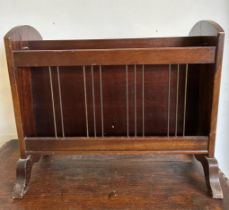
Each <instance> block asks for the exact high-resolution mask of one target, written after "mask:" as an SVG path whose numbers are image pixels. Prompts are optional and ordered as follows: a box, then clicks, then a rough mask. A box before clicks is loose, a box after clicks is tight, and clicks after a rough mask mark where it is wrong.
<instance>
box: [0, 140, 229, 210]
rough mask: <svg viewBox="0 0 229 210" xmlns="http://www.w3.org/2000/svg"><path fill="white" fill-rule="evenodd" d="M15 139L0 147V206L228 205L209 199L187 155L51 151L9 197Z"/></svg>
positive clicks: (195, 208) (17, 209) (16, 209)
mask: <svg viewBox="0 0 229 210" xmlns="http://www.w3.org/2000/svg"><path fill="white" fill-rule="evenodd" d="M18 156H19V154H18V145H17V141H16V140H12V141H10V142H8V143H6V144H5V145H4V146H3V147H2V148H1V149H0V171H1V173H0V210H31V209H33V210H53V209H55V210H65V209H66V210H70V209H73V210H75V209H77V210H80V209H83V210H87V209H93V210H102V209H105V210H108V209H109V210H114V209H121V210H127V209H131V210H135V209H136V210H140V209H141V210H148V209H149V210H151V209H154V210H158V209H160V210H166V209H167V210H169V209H173V210H175V209H176V210H220V209H224V210H228V209H229V184H228V183H226V181H225V179H224V178H223V176H222V174H220V180H221V184H222V188H223V191H224V199H223V200H216V199H212V198H211V197H210V196H209V195H208V193H207V189H206V187H205V180H204V176H203V169H202V167H201V166H200V164H199V163H198V162H197V161H196V160H194V159H190V158H189V157H188V156H152V155H147V156H141V155H139V156H104V155H103V156H80V155H78V156H53V157H50V158H45V159H44V158H43V159H41V160H40V162H39V163H37V164H36V165H34V168H33V173H32V178H31V183H30V188H29V191H28V193H27V194H26V195H25V197H24V198H23V199H21V200H12V198H11V194H12V188H13V185H14V182H15V162H16V160H17V159H18Z"/></svg>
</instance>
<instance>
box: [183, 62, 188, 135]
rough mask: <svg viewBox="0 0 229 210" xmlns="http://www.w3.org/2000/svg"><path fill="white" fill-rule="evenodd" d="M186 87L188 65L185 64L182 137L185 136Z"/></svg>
mask: <svg viewBox="0 0 229 210" xmlns="http://www.w3.org/2000/svg"><path fill="white" fill-rule="evenodd" d="M187 86H188V64H186V66H185V87H184V115H183V116H184V118H183V136H185V126H186V104H187Z"/></svg>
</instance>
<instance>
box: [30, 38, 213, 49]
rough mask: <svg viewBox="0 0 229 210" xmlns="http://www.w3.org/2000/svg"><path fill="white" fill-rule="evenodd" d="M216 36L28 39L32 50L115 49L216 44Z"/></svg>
mask: <svg viewBox="0 0 229 210" xmlns="http://www.w3.org/2000/svg"><path fill="white" fill-rule="evenodd" d="M216 44H217V37H215V36H191V37H160V38H134V39H87V40H83V39H82V40H32V41H28V42H27V43H26V45H28V49H30V50H67V49H114V48H155V47H188V46H190V47H191V46H216Z"/></svg>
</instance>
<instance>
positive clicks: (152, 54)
mask: <svg viewBox="0 0 229 210" xmlns="http://www.w3.org/2000/svg"><path fill="white" fill-rule="evenodd" d="M215 51H216V47H213V46H211V47H165V48H121V49H86V50H85V49H81V50H15V51H13V53H14V56H15V59H14V61H15V66H18V67H39V66H76V65H128V64H186V63H189V64H202V63H214V62H215Z"/></svg>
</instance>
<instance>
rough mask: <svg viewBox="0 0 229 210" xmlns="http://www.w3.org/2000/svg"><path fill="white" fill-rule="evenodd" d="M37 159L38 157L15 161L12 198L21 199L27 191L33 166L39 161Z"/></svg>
mask: <svg viewBox="0 0 229 210" xmlns="http://www.w3.org/2000/svg"><path fill="white" fill-rule="evenodd" d="M39 159H40V157H39V156H28V157H27V158H26V159H19V160H18V161H17V165H16V183H15V185H14V189H13V198H23V196H24V195H25V193H26V192H27V190H28V185H29V180H30V176H31V172H32V167H33V164H34V163H35V162H37V161H39Z"/></svg>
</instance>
